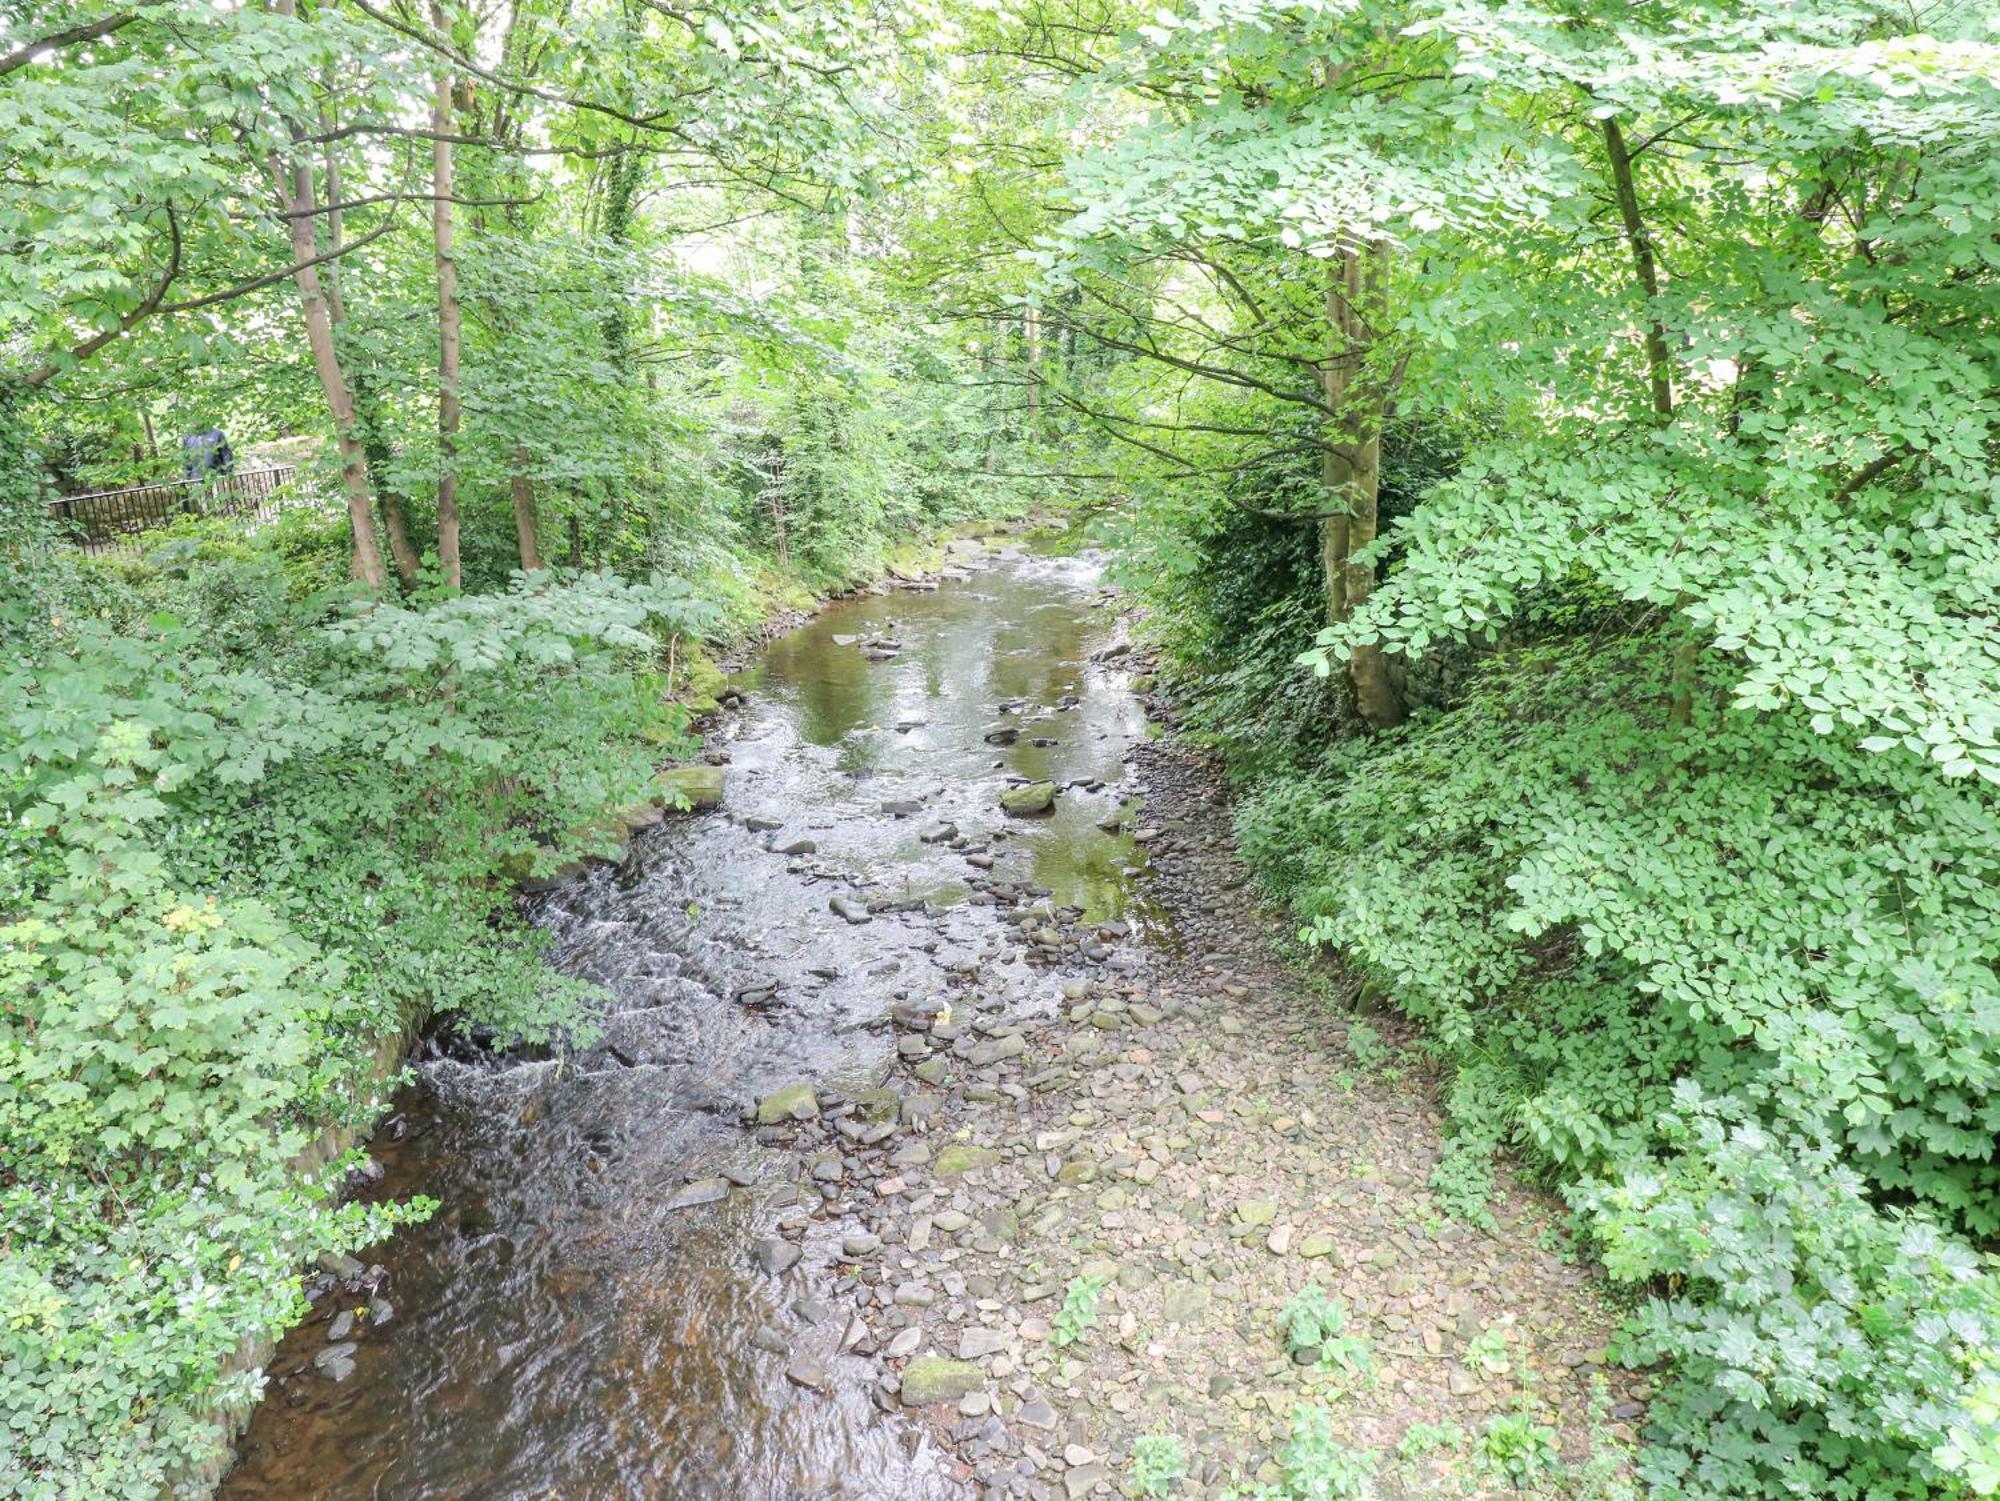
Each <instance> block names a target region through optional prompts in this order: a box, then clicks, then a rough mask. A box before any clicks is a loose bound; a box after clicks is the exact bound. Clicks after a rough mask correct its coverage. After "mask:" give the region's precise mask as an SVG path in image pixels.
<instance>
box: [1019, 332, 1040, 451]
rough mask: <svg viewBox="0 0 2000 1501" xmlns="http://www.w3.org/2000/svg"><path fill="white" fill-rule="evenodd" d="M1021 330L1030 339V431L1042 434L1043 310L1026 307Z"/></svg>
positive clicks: (1033, 434)
mask: <svg viewBox="0 0 2000 1501" xmlns="http://www.w3.org/2000/svg"><path fill="white" fill-rule="evenodd" d="M1021 330H1022V332H1023V333H1024V334H1025V335H1026V336H1027V341H1028V432H1029V435H1030V436H1031V437H1035V438H1039V437H1040V436H1041V435H1042V311H1041V309H1040V308H1037V307H1030V308H1028V309H1026V310H1025V311H1024V312H1023V313H1022V316H1021Z"/></svg>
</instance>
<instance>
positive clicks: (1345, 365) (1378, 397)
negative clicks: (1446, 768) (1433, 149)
mask: <svg viewBox="0 0 2000 1501" xmlns="http://www.w3.org/2000/svg"><path fill="white" fill-rule="evenodd" d="M1388 258H1389V250H1388V247H1387V246H1386V245H1376V246H1370V247H1369V248H1367V249H1366V250H1361V251H1347V252H1344V253H1343V254H1342V255H1341V256H1340V257H1339V258H1338V259H1337V260H1334V261H1330V262H1328V265H1327V273H1326V293H1325V305H1326V321H1327V334H1328V338H1327V354H1326V360H1325V363H1324V366H1323V368H1322V371H1321V376H1320V385H1321V390H1322V393H1323V394H1324V396H1325V398H1326V405H1327V406H1328V408H1329V409H1331V411H1332V412H1333V413H1334V415H1333V416H1332V417H1331V418H1329V419H1328V427H1329V431H1328V435H1327V436H1328V442H1327V446H1326V448H1325V449H1324V450H1323V452H1322V455H1321V458H1320V485H1321V488H1322V489H1323V490H1324V492H1325V496H1326V501H1325V504H1326V509H1327V512H1328V515H1327V516H1326V518H1325V519H1324V520H1322V521H1321V522H1320V570H1321V573H1322V574H1323V576H1324V578H1325V581H1326V604H1327V616H1328V618H1329V619H1331V620H1335V621H1341V620H1346V619H1347V618H1348V617H1349V616H1351V615H1352V614H1353V613H1354V612H1355V611H1356V610H1358V609H1360V608H1361V606H1362V605H1364V604H1365V603H1367V601H1368V596H1369V595H1370V594H1372V593H1373V592H1374V589H1375V570H1374V567H1373V566H1372V565H1371V564H1367V563H1357V562H1355V561H1354V554H1356V553H1358V552H1360V551H1361V549H1362V548H1364V547H1366V546H1367V545H1368V544H1369V543H1371V542H1373V541H1374V540H1375V532H1376V526H1377V508H1378V503H1379V500H1380V496H1381V490H1382V423H1383V420H1384V416H1385V413H1386V410H1387V406H1388V393H1387V392H1386V391H1385V390H1383V389H1382V388H1381V384H1380V382H1379V379H1376V380H1371V379H1370V377H1369V376H1368V374H1367V372H1365V371H1364V369H1363V365H1364V362H1365V360H1366V358H1367V356H1368V353H1369V351H1370V349H1371V347H1372V344H1373V339H1374V334H1373V330H1372V329H1371V328H1370V326H1369V323H1368V318H1369V317H1370V316H1371V315H1372V314H1373V312H1374V306H1375V304H1377V303H1379V302H1380V301H1381V299H1382V297H1383V296H1384V294H1385V293H1386V292H1387V290H1388V287H1387V282H1388ZM1347 671H1348V677H1349V679H1350V681H1351V682H1352V683H1353V686H1354V702H1355V707H1356V708H1358V709H1359V710H1360V712H1361V717H1362V719H1364V720H1365V721H1367V723H1368V724H1369V726H1370V727H1371V728H1374V729H1378V730H1383V729H1388V728H1390V727H1391V726H1393V725H1399V724H1401V723H1402V722H1403V720H1404V719H1405V718H1406V717H1407V710H1406V709H1405V708H1404V705H1403V696H1402V693H1401V692H1400V690H1399V689H1398V688H1397V685H1396V680H1395V675H1394V673H1393V671H1392V670H1391V666H1390V662H1389V659H1388V656H1387V655H1386V654H1385V653H1384V652H1383V650H1382V648H1381V647H1379V646H1373V645H1370V646H1357V647H1355V648H1354V649H1353V652H1352V654H1351V655H1350V656H1349V658H1348V664H1347Z"/></svg>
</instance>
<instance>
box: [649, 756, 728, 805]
mask: <svg viewBox="0 0 2000 1501" xmlns="http://www.w3.org/2000/svg"><path fill="white" fill-rule="evenodd" d="M660 796H661V797H662V798H664V799H665V800H666V802H667V803H668V804H670V805H671V806H673V807H676V808H691V809H695V810H696V811H699V810H702V809H705V808H719V807H721V806H722V768H721V767H720V766H703V765H699V764H697V765H694V766H674V767H670V768H668V769H667V770H666V771H663V772H661V773H660Z"/></svg>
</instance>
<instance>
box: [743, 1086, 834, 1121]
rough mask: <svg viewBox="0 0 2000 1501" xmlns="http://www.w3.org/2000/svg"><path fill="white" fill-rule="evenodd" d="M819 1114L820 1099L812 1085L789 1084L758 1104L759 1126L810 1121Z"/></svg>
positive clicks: (766, 1096) (765, 1097) (768, 1095)
mask: <svg viewBox="0 0 2000 1501" xmlns="http://www.w3.org/2000/svg"><path fill="white" fill-rule="evenodd" d="M818 1114H819V1097H818V1096H817V1095H816V1094H814V1093H813V1087H812V1085H810V1084H787V1085H786V1086H785V1087H784V1088H783V1089H779V1090H774V1091H772V1092H771V1093H770V1094H767V1095H765V1096H764V1098H763V1099H761V1100H759V1101H758V1102H757V1124H758V1125H760V1126H776V1125H779V1124H781V1123H783V1122H785V1121H809V1120H811V1119H812V1118H813V1117H814V1116H816V1115H818Z"/></svg>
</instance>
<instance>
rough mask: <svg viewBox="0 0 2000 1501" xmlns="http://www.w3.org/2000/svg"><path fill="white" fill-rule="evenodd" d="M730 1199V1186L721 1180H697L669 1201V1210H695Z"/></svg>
mask: <svg viewBox="0 0 2000 1501" xmlns="http://www.w3.org/2000/svg"><path fill="white" fill-rule="evenodd" d="M728 1197H729V1185H728V1184H727V1183H725V1182H724V1181H723V1180H722V1179H720V1178H697V1179H696V1180H695V1181H694V1182H692V1183H690V1184H688V1186H687V1187H686V1188H683V1189H682V1190H681V1191H680V1192H679V1193H677V1194H675V1195H674V1196H673V1197H672V1198H671V1199H669V1200H667V1208H669V1209H694V1208H697V1207H698V1206H700V1205H703V1204H714V1203H717V1202H719V1201H720V1200H723V1199H726V1198H728Z"/></svg>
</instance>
